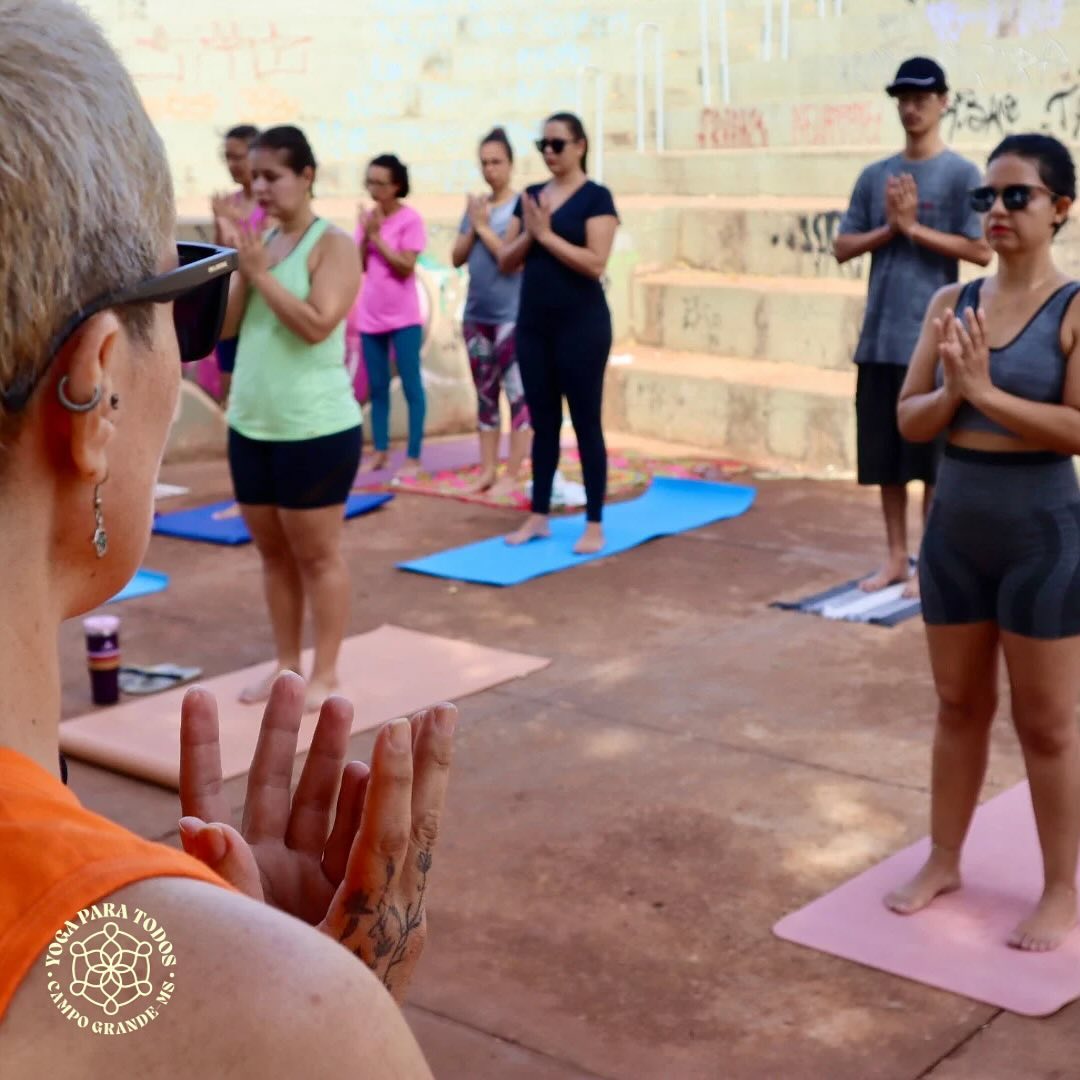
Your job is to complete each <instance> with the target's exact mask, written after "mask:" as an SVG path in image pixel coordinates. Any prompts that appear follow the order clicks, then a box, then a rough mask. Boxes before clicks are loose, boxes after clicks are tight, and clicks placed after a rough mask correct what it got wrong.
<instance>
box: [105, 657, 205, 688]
mask: <svg viewBox="0 0 1080 1080" xmlns="http://www.w3.org/2000/svg"><path fill="white" fill-rule="evenodd" d="M201 674H202V668H197V667H179V666H178V665H177V664H154V665H152V666H150V667H122V668H121V669H120V689H121V690H122V691H123V692H124V693H125V694H158V693H160V692H161V691H162V690H171V689H172V688H173V687H174V686H182V685H183V684H184V683H186V682H191V681H192V679H197V678H198V677H199V676H200V675H201Z"/></svg>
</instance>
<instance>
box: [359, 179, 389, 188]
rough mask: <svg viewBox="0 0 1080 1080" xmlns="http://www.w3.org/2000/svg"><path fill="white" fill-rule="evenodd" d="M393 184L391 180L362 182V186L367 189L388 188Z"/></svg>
mask: <svg viewBox="0 0 1080 1080" xmlns="http://www.w3.org/2000/svg"><path fill="white" fill-rule="evenodd" d="M393 182H394V181H393V180H365V181H364V186H365V187H369V188H373V187H390V185H391V184H393Z"/></svg>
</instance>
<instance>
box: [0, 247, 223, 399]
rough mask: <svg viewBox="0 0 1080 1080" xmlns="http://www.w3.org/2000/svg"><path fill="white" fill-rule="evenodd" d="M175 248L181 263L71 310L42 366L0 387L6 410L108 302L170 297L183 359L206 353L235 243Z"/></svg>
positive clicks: (219, 318) (218, 321)
mask: <svg viewBox="0 0 1080 1080" xmlns="http://www.w3.org/2000/svg"><path fill="white" fill-rule="evenodd" d="M176 254H177V257H178V258H179V260H180V265H179V266H178V267H177V268H176V269H175V270H169V271H167V272H166V273H164V274H157V275H156V276H154V277H152V278H148V279H147V280H146V281H143V282H140V283H139V284H138V285H133V286H132V287H131V288H129V289H120V290H119V291H117V292H114V293H108V294H106V295H105V296H99V297H98V298H97V299H96V300H92V301H91V302H90V303H89V304H87V305H86V306H85V307H83V308H80V310H79V311H77V312H76V313H75V314H74V315H72V316H71V318H70V319H68V320H67V322H65V323H64V325H63V326H61V327H60V329H59V330H58V331H57V332H56V334H55V335H54V336H53V338H52V341H51V342H50V343H49V348H48V352H47V356H48V362H47V363H46V364H45V366H44V367H43V368H41V369H40V370H39V371H38V372H36V373H35V374H31V375H29V376H28V377H26V378H23V379H17V380H16V381H15V382H14V383H13V384H12V385H11V386H9V387H8V388H7V389H6V390H0V403H2V404H3V406H4V409H5V411H7V412H9V413H16V412H19V411H20V410H21V409H23V408H25V407H26V404H27V402H28V401H29V400H30V399H31V398H32V397H33V396H34V391H35V390H36V389H37V387H38V385H39V383H40V382H41V380H42V379H43V378H44V377H45V373H46V372H47V371H48V370H49V366H50V365H51V364H52V362H53V360H54V359H56V354H57V353H58V352H59V351H60V349H61V348H62V347H63V345H64V342H65V341H67V339H68V338H69V337H71V335H72V334H74V333H75V331H76V330H78V329H79V327H80V326H82V324H83V323H84V322H86V320H87V319H89V318H91V317H93V316H94V315H97V314H98V313H99V312H101V311H105V310H106V309H108V308H114V307H121V306H122V305H124V304H167V303H170V302H172V303H173V305H174V306H173V325H174V326H175V327H176V340H177V342H178V344H179V346H180V359H181V361H183V362H184V363H190V362H191V361H193V360H201V359H203V357H205V356H209V355H210V353H212V352H213V351H214V347H215V346H216V345H217V343H218V338H220V337H221V327H222V324H223V323H224V321H225V308H226V306H227V305H228V302H229V274H230V273H231V272H232V271H233V270H235V269H236V267H237V265H238V258H237V254H236V251H235V250H234V249H233V248H226V247H218V246H217V245H215V244H196V243H187V242H181V243H178V244H177V245H176Z"/></svg>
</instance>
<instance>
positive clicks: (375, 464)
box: [361, 450, 387, 472]
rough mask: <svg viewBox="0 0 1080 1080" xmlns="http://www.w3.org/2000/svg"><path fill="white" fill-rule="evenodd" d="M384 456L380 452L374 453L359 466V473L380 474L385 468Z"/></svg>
mask: <svg viewBox="0 0 1080 1080" xmlns="http://www.w3.org/2000/svg"><path fill="white" fill-rule="evenodd" d="M386 462H387V458H386V454H384V453H383V452H382V451H381V450H379V451H376V452H375V453H374V454H372V455H371V457H369V458H368V459H367V461H365V462H364V464H363V466H361V472H382V471H383V469H385V468H386Z"/></svg>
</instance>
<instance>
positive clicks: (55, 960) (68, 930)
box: [45, 902, 176, 1035]
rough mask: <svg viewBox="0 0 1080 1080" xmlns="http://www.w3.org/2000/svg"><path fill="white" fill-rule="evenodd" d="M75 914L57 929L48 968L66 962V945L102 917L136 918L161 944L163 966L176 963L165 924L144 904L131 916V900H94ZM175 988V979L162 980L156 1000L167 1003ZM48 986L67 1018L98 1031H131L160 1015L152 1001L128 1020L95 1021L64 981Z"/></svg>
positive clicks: (168, 966) (112, 1033)
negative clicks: (62, 984)
mask: <svg viewBox="0 0 1080 1080" xmlns="http://www.w3.org/2000/svg"><path fill="white" fill-rule="evenodd" d="M75 918H76V919H78V920H79V921H78V922H73V921H72V920H71V919H68V920H66V921H65V923H64V926H63V928H62V929H60V930H58V931H57V932H56V936H55V937H54V939H53V940H52V941H51V942H50V943H49V948H48V951H47V954H46V957H45V966H46V968H53V967H56V966H57V965H59V964H60V963H61V962H62V960H63V956H64V946H65V945H66V944H67V942H68V941H69V940H70V938H71V935H72V934H73V933H74V932H75V931H77V930H80V929H82V927H83V926H85V925H86V924H87V923H90V922H96V921H97V920H98V919H122V920H124V921H125V922H134V923H135V925H136V926H138V927H140V928H141V929H142V930H144V931H145V932H146V933H147V934H148V935H149V936H150V938H151V939H152V940H153V941H154V943H155V944H156V945H157V948H158V952H159V954H160V956H161V963H162V966H163V967H166V968H171V967H174V966H175V965H176V954H175V953H174V952H173V946H172V942H171V941H169V939H168V936H167V935H166V933H165V930H164V928H163V927H161V926H160V925H159V924H158V921H157V920H156V919H154V918H152V917H151V916H149V915H147V914H146V912H145V911H143V910H142V908H135V914H134V916H131V915H129V913H128V907H127V904H113V903H109V902H106V903H103V904H101V905H98V904H94V905H91V906H90V907H88V908H83V909H82V910H81V911H80V912H79V913H78V914H77V915H76V916H75ZM175 989H176V987H175V984H174V983H173V982H172V981H171V980H169V979H166V980H165V981H164V982H163V983H162V985H161V990H160V991H159V992H158V995H157V997H156V998H155V999H154V1001H155V1004H156V1005H167V1004H168V1002H169V999H170V998H171V997H172V993H173V990H175ZM48 990H49V997H50V998H51V999H52V1001H53V1004H55V1005H56V1007H57V1009H58V1010H59V1012H60V1014H61V1015H62V1016H63V1017H64V1019H65V1020H70V1021H71V1022H72V1023H74V1024H75V1025H76V1026H77V1027H79V1028H90V1030H91V1031H92V1032H94V1034H96V1035H127V1034H130V1033H131V1032H134V1031H139V1030H141V1029H142V1028H144V1027H146V1025H147V1024H148V1023H150V1021H151V1020H156V1019H157V1018H158V1015H159V1014H158V1010H157V1009H156V1008H155V1007H154V1005H148V1006H147V1007H146V1008H145V1009H144V1010H143V1011H142V1012H141V1013H139V1014H138V1015H137V1016H133V1017H131V1018H130V1019H127V1020H111V1021H110V1020H93V1021H92V1020H91V1019H90V1018H89V1017H88V1016H84V1015H83V1014H82V1013H80V1012H79V1010H78V1009H77V1008H76V1007H75V1006H74V1005H72V1004H71V1002H69V1001H68V1000H67V998H65V997H64V994H63V991H62V989H61V987H60V984H59V983H58V982H57V981H56V980H55V979H50V980H49V982H48Z"/></svg>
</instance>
